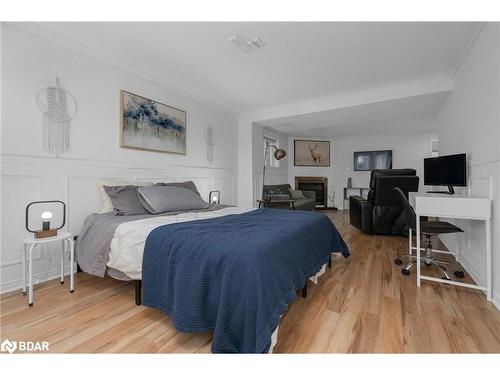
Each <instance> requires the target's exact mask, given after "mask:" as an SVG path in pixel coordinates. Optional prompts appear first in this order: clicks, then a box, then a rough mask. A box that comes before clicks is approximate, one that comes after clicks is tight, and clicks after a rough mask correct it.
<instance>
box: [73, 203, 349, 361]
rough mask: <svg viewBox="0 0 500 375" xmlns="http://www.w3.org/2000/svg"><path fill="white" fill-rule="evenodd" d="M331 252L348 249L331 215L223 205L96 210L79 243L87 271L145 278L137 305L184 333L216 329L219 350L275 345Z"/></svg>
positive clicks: (250, 350) (266, 349)
mask: <svg viewBox="0 0 500 375" xmlns="http://www.w3.org/2000/svg"><path fill="white" fill-rule="evenodd" d="M332 252H340V253H342V254H343V255H344V256H346V257H347V256H348V255H349V251H348V249H347V246H346V244H345V243H344V241H343V240H342V238H341V236H340V234H339V233H338V232H337V230H336V229H335V227H334V226H333V224H332V223H331V221H330V220H329V219H328V218H327V217H326V216H324V215H321V214H318V213H314V212H302V211H288V210H276V209H253V208H252V209H244V208H239V207H229V206H221V205H210V206H209V207H208V208H205V209H202V210H190V211H177V212H169V213H165V214H160V215H131V216H119V215H118V216H117V215H114V214H113V213H105V214H93V215H90V216H89V217H87V219H86V220H85V223H84V226H83V229H82V231H81V233H80V235H79V237H78V241H77V245H76V254H77V261H78V265H79V266H80V268H81V269H82V270H83V271H84V272H87V273H90V274H92V275H96V276H100V277H104V276H105V275H109V276H111V277H113V278H116V279H120V280H136V302H137V303H141V302H142V304H144V305H145V306H149V307H153V308H157V309H160V310H161V311H163V312H164V313H166V314H167V315H169V316H170V317H171V319H172V322H173V324H174V327H175V328H176V329H178V330H179V331H181V332H186V333H198V332H207V331H210V332H213V339H212V352H214V353H264V352H269V351H270V350H272V347H273V345H274V343H275V341H276V336H277V328H278V322H279V318H280V316H281V315H282V314H283V313H284V312H285V310H286V307H287V305H288V304H289V303H291V302H292V301H293V300H294V299H295V298H296V289H300V288H303V287H304V286H305V285H307V283H306V282H307V280H308V278H311V277H312V278H316V277H317V276H318V274H320V273H322V272H324V270H325V265H326V264H328V262H329V261H330V256H331V253H332ZM141 283H142V288H141ZM141 291H142V296H141Z"/></svg>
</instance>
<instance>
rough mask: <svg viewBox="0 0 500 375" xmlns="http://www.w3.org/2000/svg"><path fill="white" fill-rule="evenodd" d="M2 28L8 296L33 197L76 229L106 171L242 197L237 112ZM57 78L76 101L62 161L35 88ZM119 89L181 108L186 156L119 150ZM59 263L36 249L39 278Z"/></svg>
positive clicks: (94, 206) (4, 280)
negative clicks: (64, 212)
mask: <svg viewBox="0 0 500 375" xmlns="http://www.w3.org/2000/svg"><path fill="white" fill-rule="evenodd" d="M1 34H2V35H1V40H2V61H1V62H2V71H1V73H2V82H1V90H2V109H3V111H2V117H1V121H2V129H1V130H2V133H1V138H2V139H1V145H2V184H1V185H2V210H1V211H2V228H1V231H2V239H1V245H2V249H1V270H2V276H1V281H0V288H1V289H0V290H1V291H2V292H4V291H7V290H11V289H15V288H18V287H20V286H21V280H20V278H21V266H20V259H21V253H20V249H21V246H22V245H21V239H22V238H23V237H25V236H26V235H27V234H28V233H27V232H26V230H25V229H24V209H25V207H26V204H27V203H28V202H30V201H33V200H39V199H61V200H64V201H66V203H67V204H68V209H69V211H68V224H67V229H68V230H70V231H71V232H74V233H75V234H76V233H78V231H79V230H80V227H81V224H82V222H83V219H84V217H85V216H86V215H88V214H90V213H92V212H95V211H96V210H98V199H97V191H96V182H97V181H99V180H100V179H102V178H103V177H111V178H128V179H140V180H163V181H167V180H184V179H192V180H194V181H195V183H196V184H197V185H198V187H199V190H200V192H201V194H202V196H203V197H204V198H205V199H208V192H209V191H210V190H212V189H218V190H221V195H222V197H221V198H222V202H223V203H230V204H233V203H236V202H237V180H238V176H237V168H238V164H237V163H238V157H237V155H238V152H237V147H238V138H237V137H238V117H237V115H236V114H233V113H229V112H227V111H225V110H222V109H221V108H219V107H218V106H216V105H213V104H210V103H207V102H203V101H202V100H200V99H195V98H193V97H188V96H186V95H184V94H180V93H178V92H175V91H172V90H170V89H169V88H167V87H165V86H161V85H158V84H156V83H154V82H151V81H150V80H147V79H145V78H142V77H141V76H140V75H138V74H135V73H133V72H128V71H125V70H123V69H121V68H119V67H117V66H115V65H111V64H110V63H107V62H104V61H105V59H102V60H98V59H96V58H94V57H90V56H87V55H85V54H82V53H81V52H79V51H78V50H77V49H73V48H70V47H68V46H65V45H62V44H59V43H58V42H55V41H49V40H48V39H44V38H42V37H39V36H36V35H34V34H31V33H29V32H27V31H24V30H21V29H19V28H17V27H14V26H12V25H9V24H5V23H3V24H2V33H1ZM56 75H57V76H59V78H60V80H61V84H62V85H63V87H65V88H66V89H67V90H68V91H70V92H71V93H72V94H73V95H74V96H75V98H76V100H77V101H78V105H79V111H78V114H77V116H76V117H75V119H74V120H73V121H72V123H71V151H70V152H68V153H66V154H64V155H63V156H62V157H60V158H57V159H56V158H54V157H53V156H52V155H50V154H47V153H45V152H44V151H43V150H42V148H41V132H42V131H41V130H42V128H41V114H40V112H39V111H38V109H37V106H36V103H35V94H36V92H37V90H38V89H39V88H40V87H43V86H45V85H47V84H53V83H54V82H55V77H56ZM120 89H124V90H127V91H131V92H133V93H137V94H140V95H143V96H146V97H148V98H151V99H155V100H158V101H160V102H163V103H166V104H169V105H172V106H174V107H177V108H181V109H183V110H185V111H186V112H187V153H186V155H175V154H164V153H154V152H146V151H136V150H127V149H122V148H119V146H118V142H119V138H118V135H119V92H120ZM210 123H211V124H212V126H213V127H214V128H215V129H216V131H217V144H216V145H215V150H214V160H213V163H212V164H211V165H209V164H208V162H207V160H206V144H205V141H204V137H203V132H204V129H205V128H206V127H207V126H208V125H209V124H210ZM54 254H55V253H54ZM54 254H52V258H54ZM54 259H56V260H55V261H54V262H52V265H51V266H50V267H49V264H48V256H47V254H46V253H44V254H39V256H38V255H37V260H36V261H35V275H38V276H37V278H38V279H43V278H44V277H45V276H44V275H45V272H46V271H47V270H48V272H49V275H56V274H57V273H54V272H55V270H56V268H57V264H58V262H57V259H58V258H57V257H56V258H54ZM35 298H36V296H35Z"/></svg>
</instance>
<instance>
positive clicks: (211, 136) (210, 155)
mask: <svg viewBox="0 0 500 375" xmlns="http://www.w3.org/2000/svg"><path fill="white" fill-rule="evenodd" d="M204 138H205V142H206V143H207V161H208V164H210V165H211V164H212V162H213V161H214V146H215V144H216V143H217V132H216V131H215V129H214V128H213V127H212V124H209V125H208V127H207V128H206V129H205V133H204Z"/></svg>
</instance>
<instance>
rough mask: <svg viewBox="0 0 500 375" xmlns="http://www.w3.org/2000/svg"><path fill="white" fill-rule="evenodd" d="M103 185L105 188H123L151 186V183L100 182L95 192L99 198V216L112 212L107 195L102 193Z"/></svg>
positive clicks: (111, 205) (111, 204)
mask: <svg viewBox="0 0 500 375" xmlns="http://www.w3.org/2000/svg"><path fill="white" fill-rule="evenodd" d="M104 185H106V186H125V185H135V186H153V185H154V183H153V182H149V181H127V180H102V181H99V182H98V183H97V191H98V192H99V198H100V201H101V209H100V210H99V213H100V214H105V213H108V212H113V203H112V202H111V199H110V198H109V195H108V194H106V192H105V191H104V187H103V186H104Z"/></svg>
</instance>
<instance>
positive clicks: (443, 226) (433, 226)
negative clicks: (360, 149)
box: [394, 187, 464, 280]
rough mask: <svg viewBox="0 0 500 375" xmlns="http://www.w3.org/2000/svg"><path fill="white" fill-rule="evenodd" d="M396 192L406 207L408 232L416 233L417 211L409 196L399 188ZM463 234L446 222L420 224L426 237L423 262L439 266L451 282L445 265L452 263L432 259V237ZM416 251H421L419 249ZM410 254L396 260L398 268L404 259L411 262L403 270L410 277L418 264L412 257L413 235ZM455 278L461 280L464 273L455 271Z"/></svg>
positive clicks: (405, 215) (414, 257)
mask: <svg viewBox="0 0 500 375" xmlns="http://www.w3.org/2000/svg"><path fill="white" fill-rule="evenodd" d="M394 190H396V192H397V193H398V195H399V197H400V198H401V200H402V202H403V206H404V214H403V215H404V216H403V219H404V222H405V226H406V230H410V229H411V230H412V231H414V232H415V233H416V223H417V215H415V211H414V210H413V207H412V206H411V205H410V203H409V202H408V197H407V195H406V194H405V193H404V192H403V191H402V190H401V189H400V188H398V187H395V188H394ZM458 232H463V230H462V229H460V228H459V227H457V226H455V225H453V224H450V223H448V222H446V221H421V222H420V233H422V234H423V235H424V236H425V248H426V252H425V256H423V257H421V261H422V262H423V264H425V265H426V266H428V267H430V266H437V267H438V268H439V269H440V270H441V272H442V273H443V275H444V277H443V279H446V280H450V275H449V273H448V270H447V269H446V267H445V265H447V264H450V262H445V261H441V260H436V259H433V258H432V236H436V235H438V234H446V233H458ZM416 251H420V250H419V249H417V250H416ZM409 252H410V254H406V255H401V256H399V257H397V258H396V259H395V260H394V263H396V264H397V265H398V266H399V265H401V264H403V259H404V258H406V259H409V260H410V261H409V262H408V263H407V264H406V267H405V268H403V269H402V270H401V272H402V273H403V275H405V276H408V275H409V274H410V269H411V268H412V267H413V265H414V264H415V263H417V257H416V256H415V255H411V233H410V251H409ZM455 276H457V277H459V278H463V277H464V272H463V271H461V270H459V271H455Z"/></svg>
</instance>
